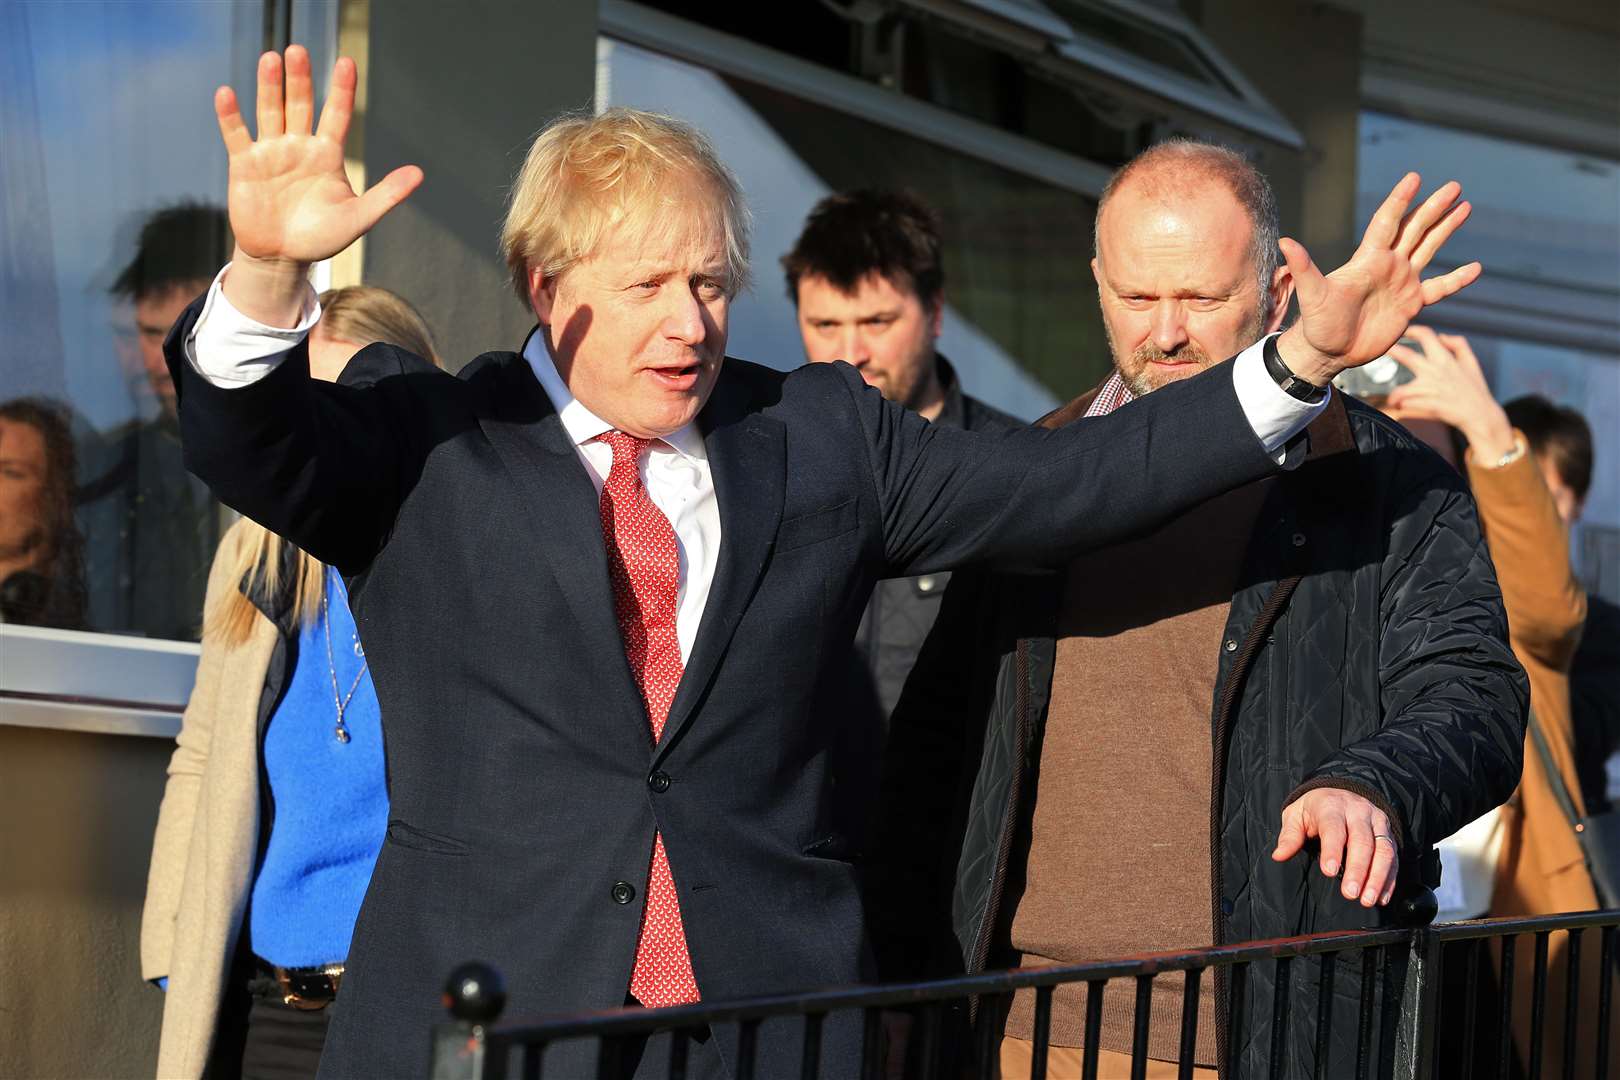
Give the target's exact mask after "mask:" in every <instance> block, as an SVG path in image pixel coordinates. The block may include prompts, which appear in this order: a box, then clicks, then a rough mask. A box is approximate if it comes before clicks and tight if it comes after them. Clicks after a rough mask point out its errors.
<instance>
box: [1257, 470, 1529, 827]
mask: <svg viewBox="0 0 1620 1080" xmlns="http://www.w3.org/2000/svg"><path fill="white" fill-rule="evenodd" d="M1398 458H1399V459H1400V460H1401V461H1402V464H1400V465H1399V466H1397V467H1396V468H1395V470H1394V478H1393V481H1392V484H1391V487H1390V489H1389V495H1390V497H1389V498H1388V500H1387V501H1386V503H1385V505H1386V506H1387V507H1388V513H1387V519H1386V524H1387V529H1388V533H1387V535H1388V536H1389V541H1388V545H1387V547H1386V548H1385V554H1384V558H1383V561H1382V565H1381V566H1380V568H1379V581H1380V584H1379V596H1378V602H1379V610H1378V620H1377V625H1378V630H1379V634H1380V637H1379V648H1378V664H1379V683H1380V687H1379V696H1380V702H1379V704H1380V706H1381V711H1382V715H1383V721H1382V723H1381V725H1380V726H1379V728H1378V730H1377V731H1376V732H1375V733H1374V734H1373V735H1371V736H1369V737H1367V738H1365V739H1362V740H1360V741H1358V742H1354V743H1351V744H1349V745H1346V746H1344V747H1342V748H1341V749H1340V750H1339V751H1337V752H1336V753H1334V754H1331V755H1329V756H1328V757H1327V759H1326V760H1324V761H1322V762H1321V763H1319V764H1318V765H1317V766H1316V768H1315V769H1313V770H1312V771H1311V774H1310V775H1309V776H1308V777H1307V778H1306V780H1305V782H1304V783H1302V784H1301V785H1300V786H1299V787H1298V788H1296V789H1295V790H1294V792H1293V793H1291V794H1290V795H1289V796H1288V799H1287V801H1288V802H1292V801H1293V800H1294V799H1296V798H1298V797H1299V796H1300V795H1301V794H1303V793H1304V792H1305V791H1307V790H1309V789H1312V788H1318V787H1338V788H1344V789H1346V790H1350V791H1354V792H1356V793H1358V794H1361V795H1363V796H1364V797H1366V798H1367V799H1369V800H1370V801H1372V802H1373V803H1375V804H1376V805H1378V806H1379V807H1380V808H1381V809H1383V810H1384V812H1385V813H1387V814H1388V815H1389V816H1390V818H1391V820H1392V822H1393V824H1394V826H1395V828H1396V830H1397V832H1398V835H1397V837H1396V839H1397V841H1398V843H1399V846H1400V850H1401V852H1402V854H1403V855H1406V856H1408V857H1414V856H1416V855H1417V854H1419V853H1421V852H1424V851H1427V850H1428V849H1429V848H1430V846H1432V845H1433V844H1434V843H1435V842H1436V841H1438V840H1441V839H1443V838H1444V837H1446V836H1449V835H1451V834H1452V833H1453V832H1456V831H1457V830H1458V829H1459V828H1461V827H1462V826H1463V825H1465V824H1467V823H1468V822H1470V821H1472V820H1474V819H1475V818H1477V817H1479V816H1480V815H1481V814H1483V813H1485V812H1486V811H1488V810H1490V809H1491V808H1492V807H1495V806H1497V805H1499V804H1501V803H1502V802H1503V801H1504V800H1506V799H1507V798H1508V796H1510V795H1511V794H1512V793H1513V789H1514V787H1515V786H1516V785H1517V784H1518V782H1519V773H1520V770H1521V768H1522V765H1523V748H1524V731H1525V717H1526V712H1527V709H1528V705H1529V694H1530V691H1529V684H1528V683H1527V681H1526V679H1525V675H1524V671H1523V669H1522V668H1521V667H1520V666H1519V663H1518V661H1517V660H1515V659H1514V657H1513V653H1512V651H1511V650H1510V649H1509V647H1508V640H1507V616H1506V614H1505V613H1504V610H1503V606H1502V594H1501V590H1500V588H1499V587H1498V585H1497V580H1496V570H1495V567H1494V566H1493V565H1492V563H1491V556H1490V552H1489V551H1488V550H1487V548H1486V546H1485V539H1484V537H1483V536H1482V535H1481V533H1480V526H1479V517H1478V514H1477V512H1476V510H1475V507H1474V501H1473V499H1472V497H1471V496H1470V495H1469V494H1468V491H1467V490H1466V488H1465V487H1464V485H1463V483H1462V479H1461V477H1459V476H1458V475H1457V474H1456V473H1454V472H1453V471H1452V470H1451V469H1450V468H1449V467H1448V466H1446V465H1445V464H1444V463H1443V462H1442V461H1441V460H1440V459H1439V458H1438V457H1436V456H1435V455H1433V454H1430V453H1427V452H1423V451H1418V450H1412V451H1408V452H1403V453H1399V455H1398Z"/></svg>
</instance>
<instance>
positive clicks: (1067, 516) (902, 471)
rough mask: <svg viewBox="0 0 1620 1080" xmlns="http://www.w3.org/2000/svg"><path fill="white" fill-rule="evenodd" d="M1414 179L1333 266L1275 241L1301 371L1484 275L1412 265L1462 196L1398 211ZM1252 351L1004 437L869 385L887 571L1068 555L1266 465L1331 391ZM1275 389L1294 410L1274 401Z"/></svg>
mask: <svg viewBox="0 0 1620 1080" xmlns="http://www.w3.org/2000/svg"><path fill="white" fill-rule="evenodd" d="M1419 183H1420V180H1419V178H1418V176H1417V174H1415V173H1412V174H1408V175H1407V176H1406V177H1405V178H1404V179H1403V180H1402V181H1401V182H1400V183H1399V184H1397V185H1396V186H1395V188H1394V190H1393V191H1391V192H1390V195H1389V198H1388V199H1386V200H1385V202H1384V204H1383V206H1381V207H1380V208H1379V210H1378V212H1377V213H1376V214H1375V215H1374V216H1373V218H1372V221H1371V223H1370V224H1369V225H1368V227H1367V232H1366V235H1365V236H1364V237H1363V239H1362V243H1361V246H1360V247H1359V248H1358V249H1357V251H1356V253H1355V255H1354V257H1352V258H1351V259H1350V261H1349V262H1347V263H1346V264H1345V265H1344V266H1341V267H1340V268H1338V269H1337V270H1335V271H1333V273H1332V274H1329V275H1323V274H1322V273H1321V272H1320V271H1318V270H1317V269H1316V268H1315V266H1314V265H1313V264H1311V262H1310V258H1309V256H1308V255H1306V254H1305V250H1304V248H1302V247H1300V246H1299V245H1298V244H1295V243H1293V242H1292V241H1288V243H1287V245H1285V247H1286V250H1287V252H1288V253H1289V260H1290V265H1291V266H1292V267H1293V269H1294V272H1295V274H1296V277H1297V279H1298V280H1299V293H1300V304H1301V312H1302V314H1301V318H1300V321H1299V322H1298V323H1297V324H1296V325H1295V326H1294V327H1292V328H1290V329H1289V330H1288V331H1286V332H1285V333H1284V334H1283V335H1282V336H1281V338H1280V339H1279V340H1278V342H1277V348H1278V351H1279V354H1280V355H1281V357H1282V360H1283V362H1284V363H1285V364H1287V365H1289V366H1290V367H1291V369H1292V371H1293V373H1294V374H1295V375H1296V376H1298V377H1300V378H1304V379H1307V380H1308V381H1311V382H1314V383H1317V384H1318V385H1326V384H1327V382H1328V381H1329V380H1330V379H1331V378H1332V377H1333V376H1334V375H1336V374H1338V373H1339V372H1340V371H1343V370H1344V369H1346V368H1349V367H1355V366H1358V365H1360V364H1365V363H1367V362H1368V361H1370V360H1373V359H1375V358H1377V357H1379V356H1382V355H1384V354H1385V353H1386V352H1388V351H1389V348H1390V346H1392V345H1394V344H1395V342H1396V341H1397V340H1398V339H1399V338H1400V336H1401V334H1402V333H1403V332H1404V331H1405V330H1406V327H1407V325H1408V323H1409V322H1410V320H1411V319H1412V317H1413V316H1414V315H1416V314H1417V313H1418V312H1420V311H1421V310H1423V308H1424V307H1425V306H1426V305H1428V304H1432V303H1436V302H1438V301H1439V300H1441V299H1444V298H1445V297H1447V296H1450V295H1452V294H1454V293H1455V292H1457V291H1458V290H1459V289H1461V288H1463V287H1464V286H1466V285H1467V284H1468V283H1469V282H1471V281H1473V280H1474V278H1475V277H1477V276H1478V273H1479V266H1478V265H1477V264H1473V263H1471V264H1469V265H1468V266H1466V267H1463V268H1461V269H1458V270H1454V271H1452V272H1451V273H1449V274H1446V275H1443V276H1441V277H1438V278H1433V279H1431V280H1429V281H1424V280H1423V279H1422V273H1423V271H1424V270H1425V269H1426V268H1427V266H1428V264H1429V262H1430V260H1431V259H1432V258H1433V257H1434V255H1435V253H1436V252H1437V251H1438V250H1439V249H1440V247H1441V245H1443V244H1444V243H1445V241H1446V240H1447V239H1448V238H1449V237H1450V236H1451V234H1452V233H1453V232H1455V231H1456V229H1457V228H1458V226H1460V225H1461V224H1462V222H1463V221H1464V220H1465V219H1466V217H1467V216H1468V204H1467V203H1465V202H1458V201H1457V200H1458V197H1459V196H1460V194H1461V188H1460V187H1459V186H1458V185H1457V184H1455V183H1448V184H1446V185H1444V186H1442V187H1441V188H1440V190H1439V191H1437V192H1435V193H1434V194H1433V195H1432V196H1430V197H1429V198H1428V199H1427V200H1426V201H1424V202H1423V204H1422V205H1420V206H1419V207H1417V208H1416V209H1415V210H1411V211H1410V212H1408V209H1407V208H1408V207H1409V206H1410V205H1411V203H1412V201H1413V199H1414V198H1415V197H1416V195H1417V191H1418V184H1419ZM1261 355H1262V348H1261V346H1258V345H1257V346H1254V347H1252V348H1250V349H1247V350H1245V351H1244V352H1243V353H1242V354H1240V355H1239V356H1238V357H1237V359H1236V360H1235V361H1233V362H1232V363H1230V364H1221V365H1217V366H1216V367H1214V368H1211V369H1210V370H1209V371H1206V372H1204V373H1203V374H1201V375H1197V376H1194V377H1193V378H1191V379H1185V380H1182V381H1181V382H1179V383H1175V384H1172V385H1170V386H1166V387H1164V388H1163V389H1160V390H1158V391H1156V392H1154V393H1153V394H1150V395H1148V396H1147V397H1145V398H1143V399H1142V400H1140V401H1138V402H1135V403H1133V404H1132V405H1131V407H1130V408H1129V409H1121V410H1119V411H1117V412H1115V413H1113V414H1112V415H1110V416H1106V417H1100V418H1096V419H1093V420H1090V421H1087V422H1086V423H1084V424H1072V425H1069V426H1068V427H1066V428H1063V429H1061V430H1059V431H1039V430H1034V429H1031V430H1027V431H1019V432H1014V433H1012V434H1009V435H1006V436H1004V437H1001V438H999V439H993V438H985V437H983V436H979V435H975V434H974V433H969V432H959V431H949V430H944V429H937V428H934V427H932V426H931V425H929V424H927V423H926V422H925V421H921V420H918V419H916V418H914V417H908V416H907V415H906V414H905V410H903V409H901V408H899V407H898V406H894V405H892V404H888V405H884V404H882V403H880V402H878V400H877V399H876V397H875V395H870V394H868V395H865V396H864V399H863V400H859V401H857V402H856V408H855V410H854V412H855V414H856V415H857V416H859V417H860V418H861V420H862V423H863V425H864V426H865V427H866V430H867V433H868V439H869V442H870V444H871V447H872V453H873V457H872V466H873V476H874V481H875V483H876V488H877V498H878V502H879V505H880V506H882V507H883V513H884V519H885V520H884V537H885V542H886V547H887V550H886V554H887V557H888V564H889V565H888V568H887V572H889V573H894V574H910V573H923V572H927V571H929V570H933V569H937V568H940V567H948V566H953V565H960V564H961V563H963V562H970V561H975V560H978V559H984V558H992V559H1013V560H1028V561H1031V562H1035V563H1044V564H1051V563H1053V562H1058V561H1063V560H1065V559H1067V558H1068V557H1069V556H1071V555H1072V554H1074V553H1076V552H1078V551H1080V550H1084V549H1086V548H1089V547H1095V546H1098V545H1100V544H1106V543H1113V542H1115V541H1117V540H1120V539H1123V538H1124V537H1127V536H1130V535H1133V534H1135V533H1139V532H1141V531H1144V530H1147V529H1150V528H1153V527H1156V526H1157V525H1159V524H1162V523H1163V522H1165V521H1167V520H1169V519H1170V518H1172V517H1174V516H1175V515H1176V514H1178V513H1181V512H1183V511H1185V510H1187V509H1189V508H1190V507H1192V506H1194V505H1196V504H1197V503H1199V502H1202V501H1203V500H1205V499H1208V498H1211V497H1213V496H1215V495H1218V494H1220V493H1221V492H1223V491H1225V490H1228V489H1230V488H1233V487H1237V486H1239V485H1241V484H1244V483H1247V482H1249V481H1252V480H1255V479H1258V478H1260V477H1261V476H1263V475H1265V474H1267V473H1268V472H1270V471H1273V470H1274V468H1275V465H1274V463H1273V462H1272V461H1268V460H1267V458H1268V457H1269V456H1270V455H1271V454H1273V453H1275V452H1276V451H1277V449H1278V448H1279V447H1280V446H1282V445H1283V444H1284V443H1286V442H1287V441H1288V440H1289V439H1291V438H1292V437H1293V436H1294V435H1296V434H1297V433H1298V432H1299V431H1300V430H1302V429H1303V428H1304V427H1305V426H1306V425H1307V424H1308V423H1309V422H1310V421H1311V420H1312V419H1313V418H1314V417H1315V415H1316V412H1317V410H1318V409H1319V408H1320V407H1322V404H1325V402H1326V398H1325V397H1324V398H1323V399H1322V403H1319V404H1318V405H1316V406H1311V405H1306V404H1304V403H1302V402H1300V401H1298V400H1296V399H1295V398H1293V397H1290V396H1288V395H1286V394H1284V393H1283V391H1282V390H1281V389H1280V388H1279V386H1278V384H1277V383H1276V382H1275V381H1274V380H1273V379H1272V376H1271V375H1270V374H1268V373H1267V371H1266V369H1265V367H1264V365H1263V361H1262V359H1261ZM1277 399H1281V401H1282V402H1283V403H1285V406H1286V405H1291V406H1292V407H1293V408H1292V411H1290V410H1289V409H1288V408H1287V407H1284V408H1274V407H1273V405H1274V404H1275V403H1276V401H1277ZM1258 450H1263V451H1264V452H1265V453H1264V454H1261V453H1257V452H1256V451H1258Z"/></svg>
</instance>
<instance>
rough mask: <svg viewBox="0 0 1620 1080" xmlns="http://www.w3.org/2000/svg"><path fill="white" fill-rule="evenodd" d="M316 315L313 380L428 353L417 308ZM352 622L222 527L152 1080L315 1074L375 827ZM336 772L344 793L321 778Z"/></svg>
mask: <svg viewBox="0 0 1620 1080" xmlns="http://www.w3.org/2000/svg"><path fill="white" fill-rule="evenodd" d="M321 303H322V309H323V313H322V317H321V321H320V323H319V324H318V325H317V327H316V330H315V332H314V334H313V335H312V336H311V339H310V350H309V353H310V371H311V374H312V375H314V376H316V377H317V378H324V379H327V380H328V381H336V380H337V378H338V376H339V374H340V373H342V372H343V371H344V368H345V365H346V364H347V362H348V361H349V359H350V358H351V357H352V356H353V355H354V354H355V352H356V351H357V350H359V349H360V348H361V347H362V346H363V345H366V344H369V343H371V342H374V341H387V342H390V343H395V344H399V345H402V346H404V347H405V348H408V349H410V350H411V351H413V352H415V353H418V354H420V355H422V356H426V357H432V356H433V355H434V353H433V344H432V338H431V336H430V335H429V333H428V329H427V326H426V325H425V324H424V323H423V322H422V319H421V316H420V315H418V314H417V313H416V311H415V310H414V309H412V308H411V307H410V305H409V304H407V303H406V302H405V301H404V300H402V299H400V298H399V297H397V296H395V295H393V294H392V293H389V292H386V291H384V290H382V289H375V288H363V287H356V288H349V289H339V290H334V291H332V292H328V293H326V294H325V295H323V296H322V297H321ZM352 626H353V622H352V618H351V617H350V616H349V614H348V609H347V604H346V602H345V597H344V594H343V583H342V581H341V579H340V578H338V577H337V575H336V573H335V571H332V570H330V569H329V568H328V567H326V566H324V565H323V564H321V563H320V562H318V561H317V560H315V559H313V558H311V557H310V556H308V555H306V554H305V553H303V552H302V551H299V550H298V549H297V548H295V547H294V546H293V545H291V544H289V543H286V542H284V541H282V540H281V539H280V538H279V537H276V536H274V535H272V534H270V533H269V532H267V531H266V530H265V529H263V528H262V527H260V526H259V525H257V524H255V523H254V522H252V521H249V520H247V519H245V518H244V519H242V520H240V521H238V522H237V523H236V524H235V525H234V526H232V528H231V529H230V530H229V531H228V532H227V533H226V535H225V537H224V538H223V540H222V541H221V542H220V545H219V550H218V552H217V553H216V554H215V557H214V563H213V568H212V570H211V572H210V574H209V581H208V590H207V599H206V601H205V607H204V627H203V646H202V656H201V658H200V660H199V662H198V666H197V681H196V685H195V687H194V688H193V690H192V694H191V700H190V702H189V704H188V705H187V707H186V712H185V717H184V720H183V721H182V723H181V730H180V735H179V739H178V740H177V745H176V747H175V751H174V755H173V757H172V758H171V759H170V762H169V780H168V785H167V786H166V787H165V789H164V794H163V803H162V806H161V808H160V810H159V812H158V824H157V831H156V833H155V835H154V837H153V842H152V862H151V868H150V871H149V874H148V881H147V892H146V906H145V910H144V912H143V915H142V919H141V972H142V975H143V977H144V978H146V979H148V980H150V981H152V982H155V983H157V984H159V985H160V986H162V987H163V988H164V989H165V991H166V992H167V997H166V999H165V1002H164V1011H163V1028H162V1034H161V1037H160V1041H159V1048H158V1064H157V1075H158V1076H159V1077H160V1078H165V1080H167V1078H190V1077H200V1076H202V1075H204V1074H205V1073H206V1074H207V1075H209V1076H214V1077H219V1076H233V1077H234V1076H238V1075H241V1076H244V1077H253V1076H264V1075H272V1074H273V1075H277V1076H288V1075H307V1076H313V1075H314V1073H315V1069H316V1066H317V1065H318V1063H319V1059H320V1051H321V1047H322V1045H323V1043H324V1038H325V1030H326V1018H327V1015H328V1011H327V1008H326V1006H328V1005H329V1004H330V1003H331V1001H332V1000H333V999H334V998H335V995H336V993H337V990H338V988H339V986H340V985H341V981H342V961H343V959H344V952H346V949H347V939H348V934H349V933H350V932H352V927H353V922H354V918H355V914H356V912H357V911H358V907H359V896H358V892H359V891H360V890H363V889H364V883H365V880H366V879H367V878H368V877H369V876H370V870H371V865H372V863H373V862H374V861H375V859H376V853H377V848H378V847H380V845H381V843H382V838H383V830H384V828H385V825H386V818H387V796H386V785H385V780H384V768H383V757H382V752H381V751H382V747H381V730H380V717H379V716H378V715H377V706H376V697H375V693H374V692H373V691H372V690H371V689H370V679H369V674H368V672H367V664H366V662H365V656H364V650H363V648H362V647H361V645H360V641H359V637H358V634H357V633H354V632H353V631H352V630H351V628H352ZM351 636H352V637H353V641H352V643H351V641H350V640H349V638H350V637H351ZM333 638H337V639H338V648H336V649H335V650H334V649H332V648H331V641H332V639H333ZM301 645H302V646H303V647H300V646H301ZM323 646H324V647H323ZM334 714H335V715H334ZM334 721H335V722H334ZM333 770H335V771H336V774H337V775H339V776H343V774H347V777H346V779H345V780H344V782H343V783H340V784H333V785H328V784H327V782H326V780H325V779H323V778H325V777H328V776H330V775H332V771H333ZM298 773H304V774H306V777H307V778H308V779H309V780H310V781H312V782H313V784H314V786H315V788H316V789H317V790H318V794H317V796H316V797H313V798H311V797H307V796H309V794H310V790H309V788H308V786H307V785H301V784H299V783H297V782H295V780H294V779H292V778H295V777H296V776H297V774H298ZM328 796H329V797H328ZM345 818H346V819H348V824H347V826H346V827H344V826H337V825H333V824H332V823H331V821H330V819H339V820H342V819H345ZM372 826H376V827H375V828H373V827H372ZM372 833H375V835H374V836H373V835H371V834H372ZM334 867H341V868H345V869H346V874H347V877H346V882H340V881H338V880H336V878H335V877H334ZM342 876H343V872H339V873H338V875H337V877H342ZM345 883H346V885H347V887H344V885H345ZM301 951H302V952H307V953H308V955H307V956H303V955H299V954H300V952H301Z"/></svg>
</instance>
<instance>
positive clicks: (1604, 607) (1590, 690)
mask: <svg viewBox="0 0 1620 1080" xmlns="http://www.w3.org/2000/svg"><path fill="white" fill-rule="evenodd" d="M1569 717H1570V721H1571V723H1572V725H1573V726H1574V729H1575V768H1576V771H1577V772H1578V773H1579V774H1580V779H1581V794H1582V795H1583V796H1584V799H1583V802H1584V803H1585V805H1586V812H1587V814H1588V815H1591V814H1598V813H1602V812H1604V811H1607V810H1610V809H1613V805H1612V804H1611V803H1610V801H1609V774H1608V768H1607V765H1608V761H1609V758H1611V757H1612V756H1614V754H1615V752H1616V751H1617V750H1620V607H1617V606H1616V605H1614V604H1612V603H1610V602H1609V601H1608V600H1606V599H1604V598H1603V597H1601V596H1599V595H1598V594H1597V593H1588V594H1587V596H1586V627H1585V629H1583V630H1582V631H1581V646H1580V648H1579V649H1577V650H1576V651H1575V662H1574V664H1573V665H1572V666H1571V667H1570V669H1569Z"/></svg>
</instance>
